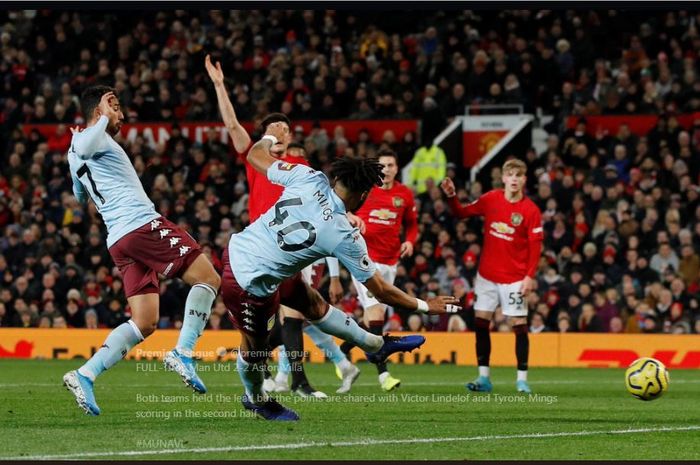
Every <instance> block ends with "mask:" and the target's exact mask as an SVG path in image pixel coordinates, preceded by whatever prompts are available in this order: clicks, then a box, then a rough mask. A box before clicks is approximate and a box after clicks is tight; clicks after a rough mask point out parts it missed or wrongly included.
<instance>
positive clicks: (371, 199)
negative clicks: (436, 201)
mask: <svg viewBox="0 0 700 465" xmlns="http://www.w3.org/2000/svg"><path fill="white" fill-rule="evenodd" d="M356 215H357V216H359V217H360V218H362V219H363V220H364V222H365V224H366V225H367V230H366V231H365V234H364V238H365V242H367V249H368V250H369V256H370V258H371V259H372V260H373V261H375V262H377V263H383V264H385V265H394V264H395V263H396V262H398V261H399V255H400V252H401V226H402V225H403V226H404V227H405V231H406V240H407V241H409V242H412V243H413V244H415V243H416V239H417V237H418V219H417V217H416V202H415V201H414V199H413V192H411V189H409V188H408V187H406V186H404V185H403V184H401V183H400V182H397V181H394V185H393V186H392V187H391V189H383V188H381V187H377V186H375V187H373V188H372V190H371V191H370V192H369V195H368V196H367V200H366V201H365V203H364V204H363V205H362V207H361V208H360V209H359V210H358V211H357V213H356Z"/></svg>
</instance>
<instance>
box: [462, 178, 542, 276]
mask: <svg viewBox="0 0 700 465" xmlns="http://www.w3.org/2000/svg"><path fill="white" fill-rule="evenodd" d="M449 202H450V208H451V209H452V211H453V212H454V214H455V215H457V216H459V217H460V218H466V217H469V216H477V215H478V216H483V217H484V246H483V249H482V252H481V259H480V261H479V274H481V276H483V277H484V278H486V279H488V280H489V281H493V282H495V283H499V284H509V283H514V282H516V281H521V280H522V279H523V278H525V276H530V277H531V278H534V277H535V272H536V271H537V263H538V261H539V259H540V253H541V251H542V240H543V239H544V234H543V231H542V214H541V213H540V209H539V208H538V207H537V205H535V203H534V202H533V201H532V200H530V199H529V198H527V197H525V196H523V198H522V199H520V200H519V201H517V202H515V203H511V202H509V201H508V200H506V196H505V192H504V191H503V190H501V189H496V190H492V191H489V192H487V193H486V194H484V195H482V196H481V197H479V198H478V199H477V200H475V201H474V202H472V203H470V204H469V205H466V206H464V205H462V204H460V202H459V199H457V196H454V197H452V198H450V199H449Z"/></svg>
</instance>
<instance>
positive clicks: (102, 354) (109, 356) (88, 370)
mask: <svg viewBox="0 0 700 465" xmlns="http://www.w3.org/2000/svg"><path fill="white" fill-rule="evenodd" d="M141 341H143V335H141V331H140V330H139V328H138V326H136V323H134V321H133V320H129V321H127V322H126V323H122V324H121V325H119V326H117V327H116V328H114V329H113V330H112V332H111V333H109V335H108V336H107V339H105V342H104V344H102V347H100V350H98V351H97V352H95V354H94V355H93V356H92V357H91V358H90V360H88V361H87V362H85V364H84V365H83V366H81V367H80V368H78V373H80V374H81V375H83V376H85V377H87V378H90V379H91V380H92V381H95V378H97V377H98V376H99V375H100V373H102V372H103V371H105V370H107V369H109V368H111V367H112V366H114V364H116V363H117V362H118V361H119V360H121V359H123V358H124V356H125V355H126V354H127V353H129V351H130V350H131V348H132V347H134V346H135V345H136V344H138V343H139V342H141Z"/></svg>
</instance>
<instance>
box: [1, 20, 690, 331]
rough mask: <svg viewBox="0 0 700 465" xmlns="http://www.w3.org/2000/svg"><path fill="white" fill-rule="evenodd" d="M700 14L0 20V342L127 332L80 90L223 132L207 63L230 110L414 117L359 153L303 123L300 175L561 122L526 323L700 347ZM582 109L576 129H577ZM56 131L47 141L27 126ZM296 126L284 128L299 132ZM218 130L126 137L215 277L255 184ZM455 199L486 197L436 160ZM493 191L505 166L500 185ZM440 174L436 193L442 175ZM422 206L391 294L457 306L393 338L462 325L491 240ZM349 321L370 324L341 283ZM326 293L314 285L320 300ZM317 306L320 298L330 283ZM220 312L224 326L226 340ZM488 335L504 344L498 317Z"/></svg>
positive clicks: (535, 192)
mask: <svg viewBox="0 0 700 465" xmlns="http://www.w3.org/2000/svg"><path fill="white" fill-rule="evenodd" d="M699 20H700V14H697V15H696V14H695V12H685V11H674V12H664V11H660V10H657V11H653V12H642V11H633V12H628V11H624V12H622V11H615V10H607V11H592V10H587V11H574V10H553V11H550V10H542V11H527V10H522V11H521V10H518V11H498V12H495V11H471V12H470V11H430V12H428V11H415V12H405V11H404V12H401V13H400V14H398V12H393V13H392V12H362V13H360V12H350V11H345V10H338V11H286V10H276V11H184V10H174V11H157V10H152V11H145V12H140V13H139V14H138V15H134V14H128V13H127V12H121V13H120V12H117V13H115V14H106V13H105V12H101V11H100V12H97V11H96V12H80V13H77V12H61V11H53V10H52V11H49V10H36V11H7V10H4V11H0V52H1V54H2V55H1V57H0V78H1V79H0V141H1V143H2V146H0V326H17V327H36V326H38V327H89V328H93V327H114V326H116V325H118V324H120V323H122V322H123V321H125V320H126V319H128V317H129V309H128V306H127V305H126V301H125V298H124V295H123V292H122V282H121V279H120V276H119V272H118V271H117V270H116V268H115V267H114V265H113V263H112V260H111V258H110V257H109V254H108V252H107V249H106V246H105V237H106V231H105V228H104V225H103V223H102V221H101V219H100V217H99V215H98V214H97V212H96V210H95V208H94V205H92V204H88V205H87V206H83V205H80V204H78V203H77V202H76V201H75V199H74V198H73V196H72V189H71V180H70V176H69V172H68V166H67V162H66V150H67V148H68V146H69V144H70V136H71V135H70V131H69V128H70V127H71V126H73V125H76V124H84V117H83V115H82V113H81V108H80V103H79V95H80V93H81V92H82V90H83V89H84V88H85V87H86V86H89V85H93V84H107V85H112V86H114V87H116V89H117V91H118V94H119V98H120V100H121V104H122V108H123V109H124V113H125V116H126V120H127V122H149V121H150V122H154V121H157V122H162V121H167V122H174V123H177V122H182V121H219V120H220V117H219V114H218V110H217V104H216V97H215V94H214V90H213V86H212V85H211V83H210V81H209V79H208V77H207V75H206V72H205V70H204V66H203V63H204V57H205V55H206V54H211V55H212V57H213V59H214V60H215V61H216V60H219V61H221V63H222V67H223V70H224V73H225V75H226V76H227V78H228V79H227V87H228V89H229V93H230V95H231V99H232V101H233V104H234V107H235V109H236V112H237V114H238V117H239V119H240V120H242V121H253V122H257V121H259V120H260V119H261V117H262V116H264V115H265V114H267V113H268V112H272V111H281V112H283V113H286V114H287V115H289V117H290V118H291V119H292V121H294V120H324V119H355V120H376V119H389V120H390V119H393V120H395V119H417V120H420V122H421V124H420V126H419V127H420V128H421V130H420V131H419V133H418V134H416V133H407V134H406V135H405V136H403V137H400V138H397V137H396V136H395V135H394V134H393V133H392V132H391V131H387V132H386V133H385V134H384V135H383V137H382V140H381V141H372V139H371V138H370V137H369V132H366V131H365V132H361V133H360V135H359V137H358V138H357V139H354V140H350V139H349V138H347V137H346V136H345V133H344V130H343V127H342V124H341V125H339V126H338V127H337V128H336V129H335V130H334V131H333V132H332V133H328V132H325V131H323V130H321V129H320V128H319V127H318V126H319V125H314V128H313V129H311V130H310V131H304V130H303V129H302V128H301V127H299V128H298V129H297V128H295V139H296V140H297V141H298V142H300V143H302V144H304V146H305V147H306V150H307V153H308V156H309V159H310V161H311V164H312V165H313V166H314V167H316V168H318V169H327V168H328V166H329V164H330V162H331V161H332V160H333V159H334V158H335V157H337V156H344V155H348V154H354V155H359V156H371V155H373V154H375V153H376V152H377V150H378V149H379V148H380V147H381V146H389V147H391V148H393V149H394V150H395V151H396V152H397V153H398V154H399V161H400V164H401V165H402V166H405V165H406V164H407V163H408V162H409V161H410V160H411V159H412V158H413V156H414V153H416V150H418V149H419V147H421V144H423V145H430V143H431V141H432V139H433V138H434V137H435V135H437V133H438V132H439V131H440V130H442V129H443V128H444V127H445V125H446V124H447V123H448V122H449V121H450V120H451V119H452V118H454V117H455V116H456V115H461V114H464V109H465V106H466V105H485V104H501V103H514V104H521V105H523V106H524V108H525V110H526V111H527V112H532V113H536V114H540V115H542V114H543V115H551V116H553V119H552V121H551V122H550V123H549V124H547V125H546V126H545V129H546V130H547V132H548V133H549V138H548V140H547V148H546V150H545V151H544V152H542V153H538V152H537V151H536V150H534V149H531V150H529V151H528V152H527V153H526V154H514V155H518V156H520V157H521V158H523V159H525V160H526V161H527V163H528V167H529V168H528V169H529V171H528V184H527V194H528V195H529V196H530V197H531V198H532V199H533V200H534V201H535V202H536V203H537V204H538V206H539V207H540V208H541V210H542V212H543V219H544V227H545V231H546V234H545V243H544V250H543V254H542V258H541V261H540V268H539V272H538V285H539V287H538V291H537V292H536V293H533V294H532V295H531V296H530V298H529V301H528V304H529V306H530V309H531V312H530V320H531V328H530V329H531V331H532V332H542V331H561V332H568V331H585V332H618V333H619V332H627V333H637V332H645V333H658V332H667V333H691V332H694V333H700V305H699V300H700V299H699V298H698V294H699V292H698V290H699V276H700V257H698V253H697V250H700V202H699V198H700V188H699V187H698V186H699V185H700V179H699V175H700V154H699V153H698V150H699V149H700V119H698V121H697V122H696V123H695V124H693V125H692V126H691V127H688V128H683V127H681V125H680V124H679V121H678V118H677V115H678V114H680V113H693V112H695V111H697V110H698V109H699V108H700V79H698V72H700V69H699V68H698V59H697V58H698V53H699V52H700V35H699V34H698V21H699ZM601 114H602V115H608V114H611V115H618V114H626V115H632V114H655V115H660V118H659V121H658V123H657V125H656V126H655V127H654V128H653V129H652V130H651V131H650V132H649V133H647V134H634V133H632V131H631V130H630V128H629V126H627V125H624V124H623V125H622V126H621V127H620V130H619V131H618V132H617V133H616V134H608V133H606V132H604V131H601V130H599V131H592V130H591V128H589V127H588V121H587V119H586V118H587V117H589V116H593V115H601ZM572 115H576V116H578V117H579V119H578V124H577V125H576V126H575V127H573V128H568V129H567V127H566V125H565V124H564V123H565V119H566V118H567V117H569V116H572ZM28 123H53V124H59V125H60V126H59V128H58V130H57V131H56V134H55V135H52V136H51V137H44V136H42V135H41V134H40V133H39V132H38V131H31V132H29V131H23V129H22V128H23V126H22V125H23V124H28ZM293 126H295V125H294V124H293ZM216 131H217V130H215V129H214V130H212V132H211V133H210V137H208V138H207V141H206V142H205V143H202V144H199V143H192V142H191V141H190V140H189V139H188V138H187V137H184V136H183V135H182V134H181V133H180V132H179V131H178V130H177V129H175V130H174V131H173V133H172V134H171V138H170V139H169V140H168V142H167V143H165V144H161V145H157V146H155V147H151V146H149V144H148V143H147V141H146V140H145V139H143V138H142V137H137V138H135V139H134V140H132V141H127V140H126V139H124V138H123V137H120V138H118V140H119V141H120V143H122V144H123V145H124V147H125V149H126V151H127V153H128V154H129V155H130V156H131V157H132V159H133V163H134V167H135V168H136V171H137V173H138V174H139V176H140V177H141V180H142V182H143V185H144V187H145V189H146V192H147V193H148V194H149V196H150V197H151V199H152V200H153V202H154V204H155V206H156V209H157V210H158V211H159V212H160V213H162V214H163V215H164V216H166V217H168V218H170V219H171V220H172V221H174V222H177V223H179V224H180V225H182V226H184V227H186V228H187V230H189V231H191V234H192V235H193V236H194V237H195V238H196V239H197V240H198V241H199V242H200V243H201V244H202V245H203V246H204V248H205V251H206V253H207V254H209V255H210V257H211V258H212V261H213V262H214V263H215V265H216V266H217V267H218V268H219V269H220V259H219V257H220V252H221V250H222V247H224V246H225V244H226V243H227V241H228V237H229V235H230V234H231V233H234V232H237V231H240V230H241V229H242V228H244V227H245V226H246V225H247V224H248V214H247V199H248V194H247V192H248V188H247V184H246V180H245V169H244V166H243V164H242V162H241V161H240V160H239V159H238V157H237V156H236V155H235V153H234V152H233V149H232V147H230V146H227V145H226V144H223V143H221V142H220V141H219V140H220V138H219V137H217V134H218V133H217V132H216ZM444 170H445V172H446V174H447V175H448V176H450V177H453V178H455V182H456V185H457V186H458V187H460V189H459V193H458V195H459V196H460V198H461V199H462V200H463V201H465V202H466V201H470V200H473V199H475V198H476V197H478V196H479V195H480V194H482V193H483V191H484V189H485V187H484V186H482V185H480V184H479V183H476V182H475V183H467V182H466V181H465V179H463V174H462V170H460V169H459V168H458V167H455V166H454V165H447V164H445V166H444ZM491 175H492V178H493V182H492V186H493V187H498V185H499V183H500V181H499V178H500V173H499V171H498V169H495V170H494V171H493V172H492V173H491ZM437 181H438V182H439V180H437ZM418 192H420V194H417V206H418V210H419V213H418V214H419V222H420V235H419V241H418V244H417V247H416V253H415V254H414V256H413V257H411V258H407V259H404V260H403V261H402V262H401V264H400V265H399V269H398V276H397V285H398V286H399V287H401V288H402V289H405V290H406V291H407V292H409V293H412V294H414V295H416V296H422V297H426V296H428V295H431V294H438V293H447V294H454V295H457V296H458V297H460V298H462V299H464V302H465V308H466V309H467V310H466V311H465V312H463V313H462V314H460V315H458V316H453V317H452V318H450V319H448V318H446V317H430V318H426V317H421V316H419V315H413V314H410V313H406V312H403V311H401V310H400V309H397V311H396V312H393V313H392V315H391V317H390V318H389V319H388V322H387V329H388V330H392V331H396V330H399V329H402V328H403V329H407V330H408V329H410V330H411V331H420V330H441V331H465V330H468V328H469V327H470V326H471V318H472V317H473V311H472V310H471V305H470V303H471V301H472V300H473V293H472V285H473V280H474V276H475V274H476V269H477V266H478V261H479V255H480V253H481V249H480V246H479V244H480V243H481V239H482V223H481V220H480V219H470V220H468V221H457V220H455V219H454V218H452V217H451V215H450V212H449V209H448V207H447V204H446V202H445V199H444V197H443V195H442V193H441V192H440V190H439V189H438V188H437V187H436V185H435V183H434V182H432V181H428V183H427V185H424V186H423V185H421V186H420V189H418ZM342 278H343V282H344V284H345V289H346V291H347V292H346V296H345V298H344V300H343V301H342V302H341V306H342V307H343V308H344V309H345V310H346V311H347V312H349V313H354V314H355V315H356V316H358V317H359V316H361V309H360V308H359V305H358V303H357V300H356V294H355V292H354V289H353V288H352V284H351V282H350V279H349V276H348V275H347V272H345V271H343V273H342ZM325 286H327V280H323V281H322V283H321V287H322V289H325ZM187 290H188V289H187V288H186V286H185V285H183V284H182V283H181V282H179V281H178V280H173V281H164V282H162V284H161V294H162V295H161V324H160V326H161V327H178V325H179V324H180V323H181V319H182V308H183V304H184V301H185V297H186V293H187ZM324 292H325V290H324ZM225 313H226V311H225V308H224V306H223V303H222V302H221V301H220V300H217V302H216V303H215V307H214V311H213V312H212V317H211V320H210V323H209V325H210V327H211V328H212V329H219V328H230V327H231V326H230V323H229V321H228V319H227V318H226V316H225ZM494 325H495V327H496V328H497V329H503V330H505V329H506V327H505V323H504V321H503V319H502V318H497V319H496V321H495V323H494Z"/></svg>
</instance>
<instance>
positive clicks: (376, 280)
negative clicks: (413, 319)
mask: <svg viewBox="0 0 700 465" xmlns="http://www.w3.org/2000/svg"><path fill="white" fill-rule="evenodd" d="M363 284H364V285H365V286H366V287H367V289H369V291H370V292H371V293H372V294H374V296H375V297H376V298H377V300H379V301H380V302H382V303H384V304H386V305H391V306H392V307H396V306H398V307H403V308H410V309H412V310H416V311H419V312H423V313H431V314H440V313H456V312H458V311H459V310H461V307H459V305H458V304H459V299H457V298H456V297H453V296H438V297H434V298H432V299H428V301H427V302H426V301H425V300H421V299H416V298H415V297H411V296H410V295H408V294H406V293H405V292H404V291H402V290H401V289H399V288H398V287H396V286H394V285H392V284H389V283H388V282H386V281H384V279H382V276H381V275H380V274H379V272H378V271H377V272H375V273H374V275H372V277H371V278H370V279H368V280H367V281H365V282H364V283H363Z"/></svg>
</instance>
